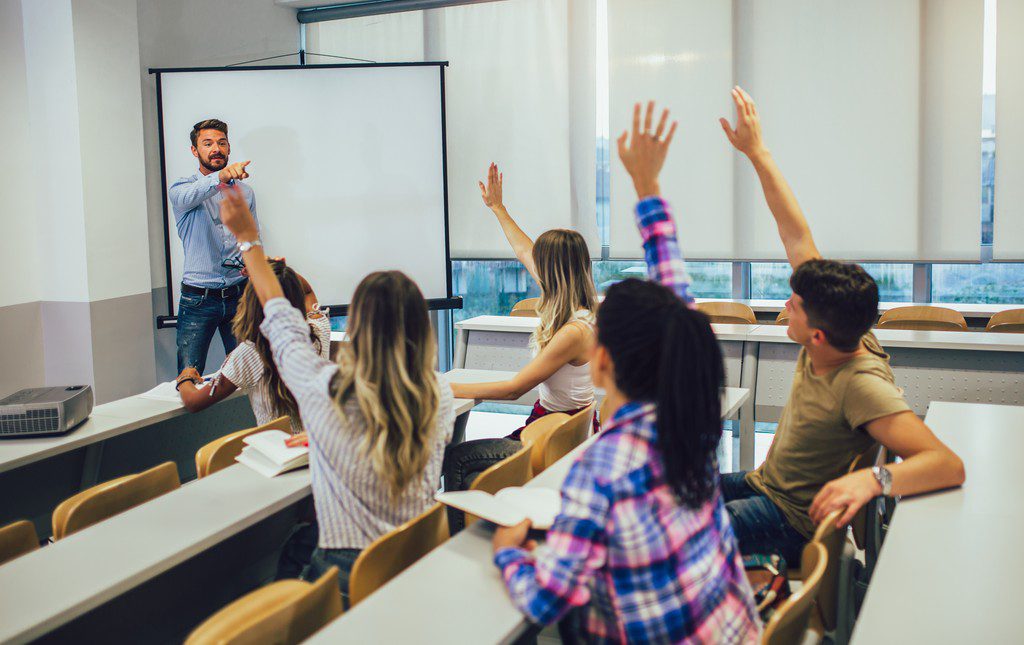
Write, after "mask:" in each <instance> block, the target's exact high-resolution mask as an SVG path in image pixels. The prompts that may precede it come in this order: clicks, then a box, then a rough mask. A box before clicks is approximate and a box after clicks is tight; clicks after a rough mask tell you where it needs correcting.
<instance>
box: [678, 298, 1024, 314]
mask: <svg viewBox="0 0 1024 645" xmlns="http://www.w3.org/2000/svg"><path fill="white" fill-rule="evenodd" d="M696 300H697V302H739V303H742V304H745V305H747V306H748V307H750V308H751V309H753V310H754V311H760V312H764V313H779V312H780V311H782V310H783V309H785V308H786V301H785V300H776V299H767V298H752V299H734V298H697V299H696ZM917 306H925V307H945V308H946V309H952V310H953V311H959V312H960V313H961V314H963V315H964V317H965V318H989V317H991V316H992V315H993V314H997V313H999V312H1002V311H1009V310H1011V309H1020V308H1022V307H1024V305H1021V304H1016V305H997V304H988V303H962V302H880V303H878V311H879V312H881V313H884V312H886V311H889V310H890V309H895V308H897V307H917Z"/></svg>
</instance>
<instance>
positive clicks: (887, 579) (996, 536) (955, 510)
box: [852, 402, 1024, 645]
mask: <svg viewBox="0 0 1024 645" xmlns="http://www.w3.org/2000/svg"><path fill="white" fill-rule="evenodd" d="M925 421H926V422H927V424H928V426H929V427H930V428H931V429H932V430H933V431H934V432H935V434H936V435H937V436H938V437H939V439H941V440H942V441H944V442H945V443H946V444H947V445H948V446H949V447H950V448H952V449H953V450H954V451H955V452H956V453H957V454H958V455H959V456H960V458H961V459H963V461H964V466H965V468H966V470H967V481H966V482H965V483H964V485H963V487H962V488H958V489H953V490H950V491H945V492H940V493H934V494H930V495H921V496H918V497H908V498H903V499H902V500H901V501H900V503H899V504H898V505H897V507H896V512H895V515H894V516H893V520H892V523H891V524H890V527H889V532H888V535H887V536H886V539H885V543H884V544H883V546H882V551H881V553H880V554H879V558H878V563H877V565H876V567H875V572H874V575H873V577H872V579H871V585H870V587H869V588H868V592H867V596H866V597H865V599H864V605H863V607H862V608H861V612H860V617H859V618H858V620H857V624H856V626H855V627H854V631H853V641H852V642H853V643H854V644H859V643H864V644H868V643H928V644H929V645H931V644H943V643H949V644H950V645H952V644H957V645H959V644H961V643H1016V642H1020V641H1021V624H1020V618H1021V608H1022V607H1024V603H1022V601H1021V592H1020V574H1021V573H1022V572H1024V550H1021V548H1020V536H1021V534H1022V533H1024V504H1022V503H1021V501H1020V499H1019V497H1020V495H1019V493H1018V491H1017V488H1016V487H1015V486H1014V480H1015V478H1014V473H1016V472H1017V471H1018V470H1019V468H1020V457H1021V455H1022V454H1024V433H1022V432H1021V428H1024V408H1022V407H1013V406H998V405H978V404H966V403H946V402H936V403H933V404H932V405H931V407H930V408H929V409H928V415H927V417H926V418H925Z"/></svg>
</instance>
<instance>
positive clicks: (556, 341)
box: [451, 324, 594, 401]
mask: <svg viewBox="0 0 1024 645" xmlns="http://www.w3.org/2000/svg"><path fill="white" fill-rule="evenodd" d="M593 344H594V334H593V333H592V332H591V331H589V330H585V329H584V328H583V327H582V326H581V325H578V324H574V325H566V326H565V327H562V328H561V329H559V330H558V333H556V334H555V337H554V338H552V339H551V342H550V343H548V344H547V345H546V346H545V347H544V349H542V350H541V351H540V353H539V354H537V356H535V357H534V359H533V360H532V361H530V362H529V363H527V364H526V367H524V368H523V369H521V370H520V371H519V373H518V374H516V375H515V376H514V377H513V378H512V379H510V380H508V381H495V382H492V383H452V384H451V385H452V393H453V394H454V395H455V398H458V399H494V400H499V401H513V400H515V399H518V398H519V397H521V396H523V395H524V394H526V393H527V392H529V391H530V390H532V389H533V388H535V387H537V386H538V385H540V384H541V383H543V382H544V381H546V380H547V379H549V378H550V377H551V375H552V374H554V373H555V372H557V371H558V370H560V369H561V368H562V366H563V365H565V364H566V363H569V362H571V361H574V360H579V358H580V357H581V356H586V355H588V354H589V352H590V349H591V346H592V345H593Z"/></svg>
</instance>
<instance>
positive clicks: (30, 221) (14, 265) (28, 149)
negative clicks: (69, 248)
mask: <svg viewBox="0 0 1024 645" xmlns="http://www.w3.org/2000/svg"><path fill="white" fill-rule="evenodd" d="M0 78H2V79H3V83H0V114H2V115H3V118H4V120H5V121H6V122H7V123H9V124H15V125H13V127H5V128H4V145H3V146H2V147H0V195H3V205H2V206H0V223H2V226H3V234H2V235H0V274H2V275H4V276H17V279H9V278H7V279H4V280H0V307H6V306H8V305H15V304H20V303H25V302H34V301H36V300H39V279H38V275H37V272H36V266H37V259H36V256H37V252H36V249H37V246H36V222H35V217H34V216H33V213H34V212H35V206H34V200H35V191H34V190H33V189H32V187H31V176H32V173H31V171H30V170H29V169H30V166H31V164H30V159H31V154H32V150H33V149H34V146H35V143H34V142H33V140H32V137H31V135H30V134H29V130H28V128H26V127H24V126H23V124H25V123H28V115H29V108H28V78H27V75H26V72H25V45H24V34H23V30H22V17H21V0H0Z"/></svg>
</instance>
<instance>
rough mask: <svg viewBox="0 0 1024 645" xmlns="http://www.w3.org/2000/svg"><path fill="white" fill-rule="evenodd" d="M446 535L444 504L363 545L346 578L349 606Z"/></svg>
mask: <svg viewBox="0 0 1024 645" xmlns="http://www.w3.org/2000/svg"><path fill="white" fill-rule="evenodd" d="M447 539H448V514H447V512H446V511H445V506H444V504H440V503H438V504H434V505H433V506H432V507H430V509H429V510H428V511H427V512H425V513H423V514H422V515H420V516H419V517H417V518H415V519H413V520H411V521H409V522H406V523H405V524H403V525H401V526H399V527H398V528H396V529H394V530H393V531H391V532H389V533H386V534H385V535H382V536H381V537H379V538H377V539H376V540H374V541H373V543H372V544H370V546H368V547H366V548H365V549H363V552H362V553H360V554H359V558H358V559H357V560H356V562H355V565H354V566H353V567H352V575H351V576H350V577H349V582H348V597H349V607H353V606H355V604H356V603H358V602H360V601H362V600H363V599H364V598H366V597H367V596H369V595H370V594H371V593H373V592H374V591H376V590H377V589H380V588H381V587H383V586H384V585H385V584H387V583H388V582H389V581H390V580H391V579H392V578H394V577H395V576H397V575H398V574H400V573H401V572H403V571H405V570H406V569H408V568H409V567H410V566H412V565H413V564H414V563H415V562H416V561H417V560H419V559H420V558H422V557H423V556H425V555H426V554H428V553H430V552H431V551H433V550H434V549H435V548H437V547H439V546H441V545H442V544H443V543H444V541H445V540H447Z"/></svg>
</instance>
